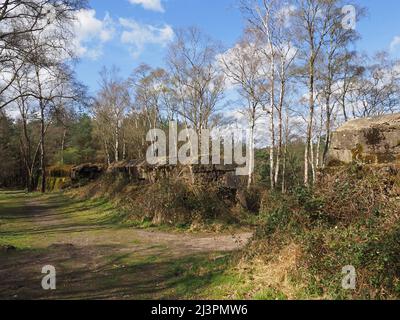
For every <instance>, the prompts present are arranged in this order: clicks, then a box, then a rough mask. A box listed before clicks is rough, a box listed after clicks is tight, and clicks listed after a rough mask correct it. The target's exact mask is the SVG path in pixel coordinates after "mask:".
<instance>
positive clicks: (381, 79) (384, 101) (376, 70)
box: [351, 52, 400, 117]
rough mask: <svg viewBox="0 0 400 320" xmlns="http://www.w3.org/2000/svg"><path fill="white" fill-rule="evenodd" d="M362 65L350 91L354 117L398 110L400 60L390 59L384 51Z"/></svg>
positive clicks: (399, 102)
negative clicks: (360, 72) (361, 69)
mask: <svg viewBox="0 0 400 320" xmlns="http://www.w3.org/2000/svg"><path fill="white" fill-rule="evenodd" d="M373 61H374V63H372V64H370V65H367V66H365V67H364V72H363V73H362V74H361V76H359V77H358V78H357V82H356V86H355V89H354V90H353V91H352V106H351V107H352V113H353V116H354V117H371V116H375V115H383V114H386V113H395V112H398V111H399V110H400V109H399V105H400V70H399V69H400V68H399V66H400V62H399V61H392V60H391V59H390V58H389V56H388V54H387V53H385V52H381V53H378V54H377V55H375V57H374V58H373Z"/></svg>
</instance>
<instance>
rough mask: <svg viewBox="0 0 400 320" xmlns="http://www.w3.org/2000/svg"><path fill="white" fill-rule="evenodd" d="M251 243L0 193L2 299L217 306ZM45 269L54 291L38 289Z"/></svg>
mask: <svg viewBox="0 0 400 320" xmlns="http://www.w3.org/2000/svg"><path fill="white" fill-rule="evenodd" d="M250 237H251V234H250V233H246V232H239V231H237V232H236V234H207V233H201V234H189V233H182V232H170V231H160V230H157V229H135V228H134V227H132V226H129V225H125V224H120V223H117V222H116V221H115V209H114V208H113V207H112V206H111V205H110V204H109V203H107V202H106V201H102V200H92V201H79V200H72V199H71V198H69V197H66V196H64V195H62V194H51V195H46V196H42V195H38V194H33V195H27V194H25V193H24V192H21V191H0V249H1V250H0V298H1V299H183V298H189V299H190V298H200V299H203V298H204V299H206V298H222V297H221V296H219V295H218V286H219V285H222V286H225V287H226V284H227V283H232V285H234V283H235V281H237V280H238V279H231V278H230V277H229V276H227V275H225V274H224V268H225V265H226V264H227V261H228V259H229V257H230V255H231V254H232V253H233V252H235V251H236V250H238V249H240V248H241V247H242V246H243V245H244V244H245V243H246V242H247V241H248V239H249V238H250ZM7 246H12V247H15V250H13V249H12V250H7V249H6V247H7ZM45 265H52V266H54V267H55V268H56V271H57V289H56V290H53V291H45V290H43V289H42V287H41V280H42V277H43V276H44V275H43V274H41V270H42V267H43V266H45ZM224 298H226V296H224ZM227 298H229V297H227Z"/></svg>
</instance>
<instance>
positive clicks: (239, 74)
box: [221, 33, 268, 188]
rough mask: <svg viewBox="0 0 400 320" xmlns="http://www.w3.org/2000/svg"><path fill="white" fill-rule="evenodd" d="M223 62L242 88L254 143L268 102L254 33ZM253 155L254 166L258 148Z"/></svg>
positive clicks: (229, 76)
mask: <svg viewBox="0 0 400 320" xmlns="http://www.w3.org/2000/svg"><path fill="white" fill-rule="evenodd" d="M221 62H222V64H223V67H224V68H223V69H224V72H225V74H226V76H227V79H228V80H229V81H230V82H231V83H232V84H233V85H235V86H238V87H239V90H238V91H239V94H240V95H241V97H242V98H243V100H244V103H245V108H242V109H241V110H240V113H242V114H243V115H244V116H245V117H246V119H247V121H248V126H249V129H250V134H251V136H250V141H251V143H254V142H253V141H254V138H255V129H256V123H257V120H258V119H259V118H260V116H261V113H260V111H262V106H263V105H265V100H267V99H268V91H267V83H266V81H267V80H266V77H265V73H264V69H263V64H264V59H263V55H262V54H261V51H260V44H259V43H258V42H257V37H254V36H253V34H252V33H247V34H245V36H244V38H243V39H242V40H241V41H240V42H239V43H238V44H237V45H236V46H235V47H234V48H232V49H230V50H228V51H227V52H226V53H225V54H224V55H222V56H221ZM250 152H251V154H250V163H252V162H253V161H254V145H252V146H250ZM252 183H253V172H252V168H251V166H249V174H248V188H250V187H251V185H252Z"/></svg>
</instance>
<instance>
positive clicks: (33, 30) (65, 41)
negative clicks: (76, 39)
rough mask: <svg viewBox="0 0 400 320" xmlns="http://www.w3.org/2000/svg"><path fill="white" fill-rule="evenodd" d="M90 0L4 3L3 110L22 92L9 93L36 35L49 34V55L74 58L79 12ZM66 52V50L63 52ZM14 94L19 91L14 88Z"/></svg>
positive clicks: (0, 11)
mask: <svg viewBox="0 0 400 320" xmlns="http://www.w3.org/2000/svg"><path fill="white" fill-rule="evenodd" d="M86 2H87V1H86V0H62V1H58V0H4V1H1V3H0V30H1V31H0V72H1V78H0V109H2V108H4V107H6V106H8V105H9V104H12V103H13V102H14V101H16V100H17V99H18V98H19V97H20V96H21V95H26V93H20V95H17V96H15V95H12V94H10V93H9V89H10V87H11V86H12V85H13V83H14V82H15V80H16V78H17V76H18V72H19V71H20V70H22V69H23V68H24V65H25V64H26V63H27V62H29V60H30V59H31V57H30V56H31V49H32V38H33V37H37V35H38V34H41V37H42V38H43V35H44V34H47V41H48V43H47V44H46V46H47V47H49V46H50V45H51V46H52V47H53V49H54V50H53V53H51V52H47V54H51V55H58V56H59V57H60V56H64V57H73V55H74V52H73V48H72V46H71V45H70V43H71V42H70V41H69V40H70V39H71V38H72V37H73V33H72V28H71V23H72V22H73V21H74V19H75V12H76V11H77V10H79V9H81V8H83V7H85V5H86ZM61 51H62V52H61ZM12 92H13V93H14V94H15V93H16V91H15V90H13V91H12Z"/></svg>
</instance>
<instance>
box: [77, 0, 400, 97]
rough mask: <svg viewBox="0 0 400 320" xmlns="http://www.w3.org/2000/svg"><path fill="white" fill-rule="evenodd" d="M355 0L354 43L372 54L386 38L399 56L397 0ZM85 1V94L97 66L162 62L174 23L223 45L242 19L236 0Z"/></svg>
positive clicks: (125, 68)
mask: <svg viewBox="0 0 400 320" xmlns="http://www.w3.org/2000/svg"><path fill="white" fill-rule="evenodd" d="M357 2H358V3H359V4H360V5H361V6H363V7H366V8H367V9H368V13H367V16H366V17H365V18H363V20H362V21H361V22H360V23H359V24H358V25H357V29H358V31H359V32H360V33H361V35H362V40H360V41H359V42H358V43H357V44H356V48H357V49H359V50H360V51H366V52H368V53H373V52H375V51H378V50H390V47H391V46H390V45H391V43H392V50H391V53H392V55H393V56H394V57H399V58H400V14H399V13H400V1H398V0H383V1H379V0H357ZM90 6H91V11H86V12H82V13H81V15H80V23H79V24H78V25H77V32H78V34H79V38H78V39H77V40H76V41H77V42H78V45H79V46H80V47H81V50H80V54H81V59H80V62H79V63H78V65H77V67H76V72H77V75H78V79H79V80H81V81H82V82H83V83H85V84H86V85H88V86H89V89H90V92H91V93H94V92H95V91H96V90H97V88H98V78H99V75H98V74H99V71H100V70H101V68H102V67H103V66H108V67H111V66H113V65H115V66H117V67H118V68H119V69H120V70H121V74H122V75H123V76H128V75H129V74H131V72H132V71H133V69H134V68H135V67H136V66H138V65H139V64H140V63H147V64H150V65H152V66H163V64H164V57H165V53H166V46H167V44H168V43H169V41H171V39H172V38H173V30H176V29H177V28H184V27H188V26H197V27H199V28H200V29H202V30H203V31H205V32H206V33H207V34H209V35H210V36H212V37H213V38H214V39H216V40H219V41H221V42H222V43H223V44H224V45H225V46H226V47H227V48H228V47H230V46H232V45H233V44H234V43H235V41H236V40H237V39H238V38H239V37H240V35H241V33H242V30H243V24H244V22H243V18H242V17H241V14H240V12H239V10H238V8H237V1H236V0H114V1H110V0H91V1H90ZM396 37H398V38H396ZM396 39H397V41H396Z"/></svg>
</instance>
